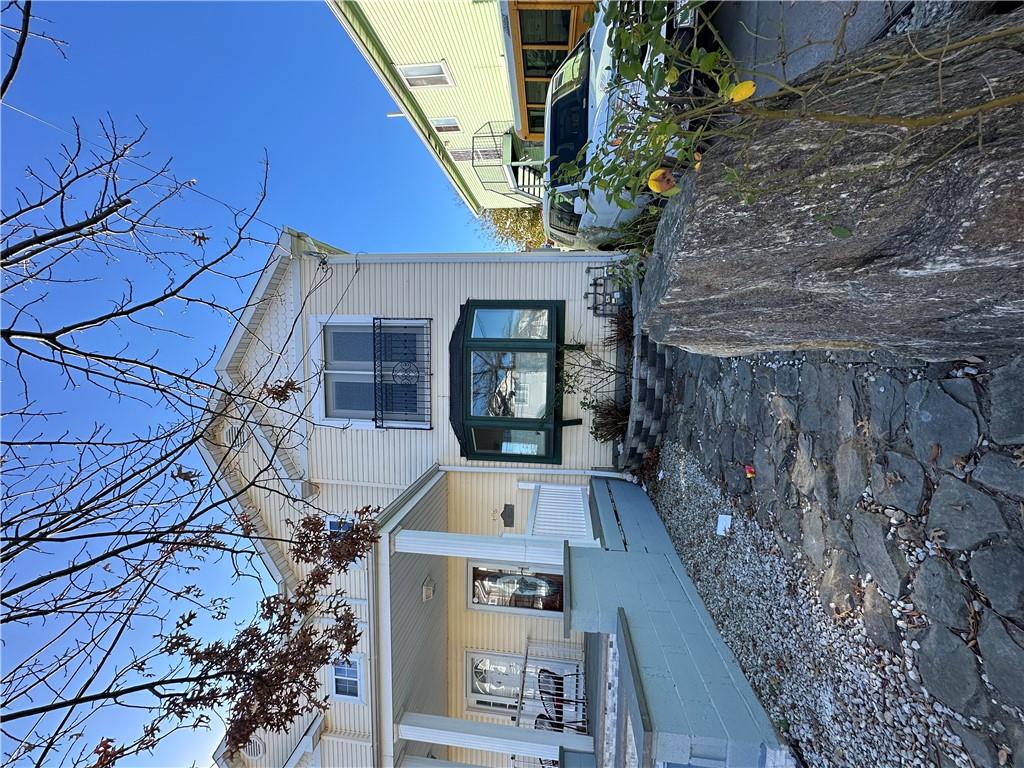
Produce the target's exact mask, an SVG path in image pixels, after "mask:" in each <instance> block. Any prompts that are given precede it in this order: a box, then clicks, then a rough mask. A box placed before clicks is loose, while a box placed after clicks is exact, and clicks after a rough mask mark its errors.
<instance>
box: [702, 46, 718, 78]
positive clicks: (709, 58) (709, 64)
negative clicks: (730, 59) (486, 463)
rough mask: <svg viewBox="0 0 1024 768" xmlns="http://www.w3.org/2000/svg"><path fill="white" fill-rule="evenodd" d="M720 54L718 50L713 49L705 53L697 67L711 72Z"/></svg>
mask: <svg viewBox="0 0 1024 768" xmlns="http://www.w3.org/2000/svg"><path fill="white" fill-rule="evenodd" d="M719 58H720V54H719V53H718V51H712V52H711V53H705V54H704V55H703V56H701V57H700V62H699V63H698V64H697V68H698V69H699V70H700V71H701V72H704V73H706V74H707V73H710V72H711V71H712V70H713V69H714V68H715V66H716V65H717V64H718V59H719Z"/></svg>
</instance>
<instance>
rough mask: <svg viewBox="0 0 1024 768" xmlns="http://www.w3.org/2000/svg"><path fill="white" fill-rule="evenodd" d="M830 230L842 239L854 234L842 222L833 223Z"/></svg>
mask: <svg viewBox="0 0 1024 768" xmlns="http://www.w3.org/2000/svg"><path fill="white" fill-rule="evenodd" d="M829 231H830V232H832V234H833V235H835V236H836V237H838V238H839V239H840V240H845V239H846V238H848V237H851V236H852V235H853V232H851V231H850V230H849V229H847V228H846V227H844V226H843V225H842V224H833V225H832V229H831V230H829Z"/></svg>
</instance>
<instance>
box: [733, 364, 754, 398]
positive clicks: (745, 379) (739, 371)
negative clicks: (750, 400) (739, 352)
mask: <svg viewBox="0 0 1024 768" xmlns="http://www.w3.org/2000/svg"><path fill="white" fill-rule="evenodd" d="M736 384H737V386H739V388H740V389H742V390H744V391H748V390H750V388H751V387H753V386H754V371H753V368H752V367H751V365H750V363H749V362H748V361H746V360H737V361H736Z"/></svg>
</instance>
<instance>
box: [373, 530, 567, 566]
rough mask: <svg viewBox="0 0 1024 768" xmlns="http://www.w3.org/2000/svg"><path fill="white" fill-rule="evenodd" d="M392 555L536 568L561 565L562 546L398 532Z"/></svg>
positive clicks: (554, 542) (548, 542)
mask: <svg viewBox="0 0 1024 768" xmlns="http://www.w3.org/2000/svg"><path fill="white" fill-rule="evenodd" d="M392 542H393V545H394V546H393V549H394V551H395V552H409V553H412V554H417V555H442V556H444V557H468V558H475V559H478V560H498V561H502V560H503V561H508V562H513V563H530V564H537V565H557V566H561V565H562V555H563V545H562V542H561V541H557V540H554V539H546V540H545V539H534V540H531V538H530V537H527V536H516V537H511V536H509V537H506V536H475V535H473V534H469V533H448V532H446V531H414V530H400V531H399V532H398V533H397V534H396V535H395V537H394V539H393V540H392Z"/></svg>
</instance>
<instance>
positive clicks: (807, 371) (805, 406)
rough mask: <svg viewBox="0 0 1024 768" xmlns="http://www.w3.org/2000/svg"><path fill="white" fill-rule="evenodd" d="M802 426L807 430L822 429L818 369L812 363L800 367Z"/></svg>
mask: <svg viewBox="0 0 1024 768" xmlns="http://www.w3.org/2000/svg"><path fill="white" fill-rule="evenodd" d="M799 402H800V428H801V429H802V430H804V431H806V432H818V431H820V430H821V407H820V406H819V405H818V369H817V368H816V367H815V366H814V365H813V364H811V363H805V364H804V365H803V366H801V368H800V396H799Z"/></svg>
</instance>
